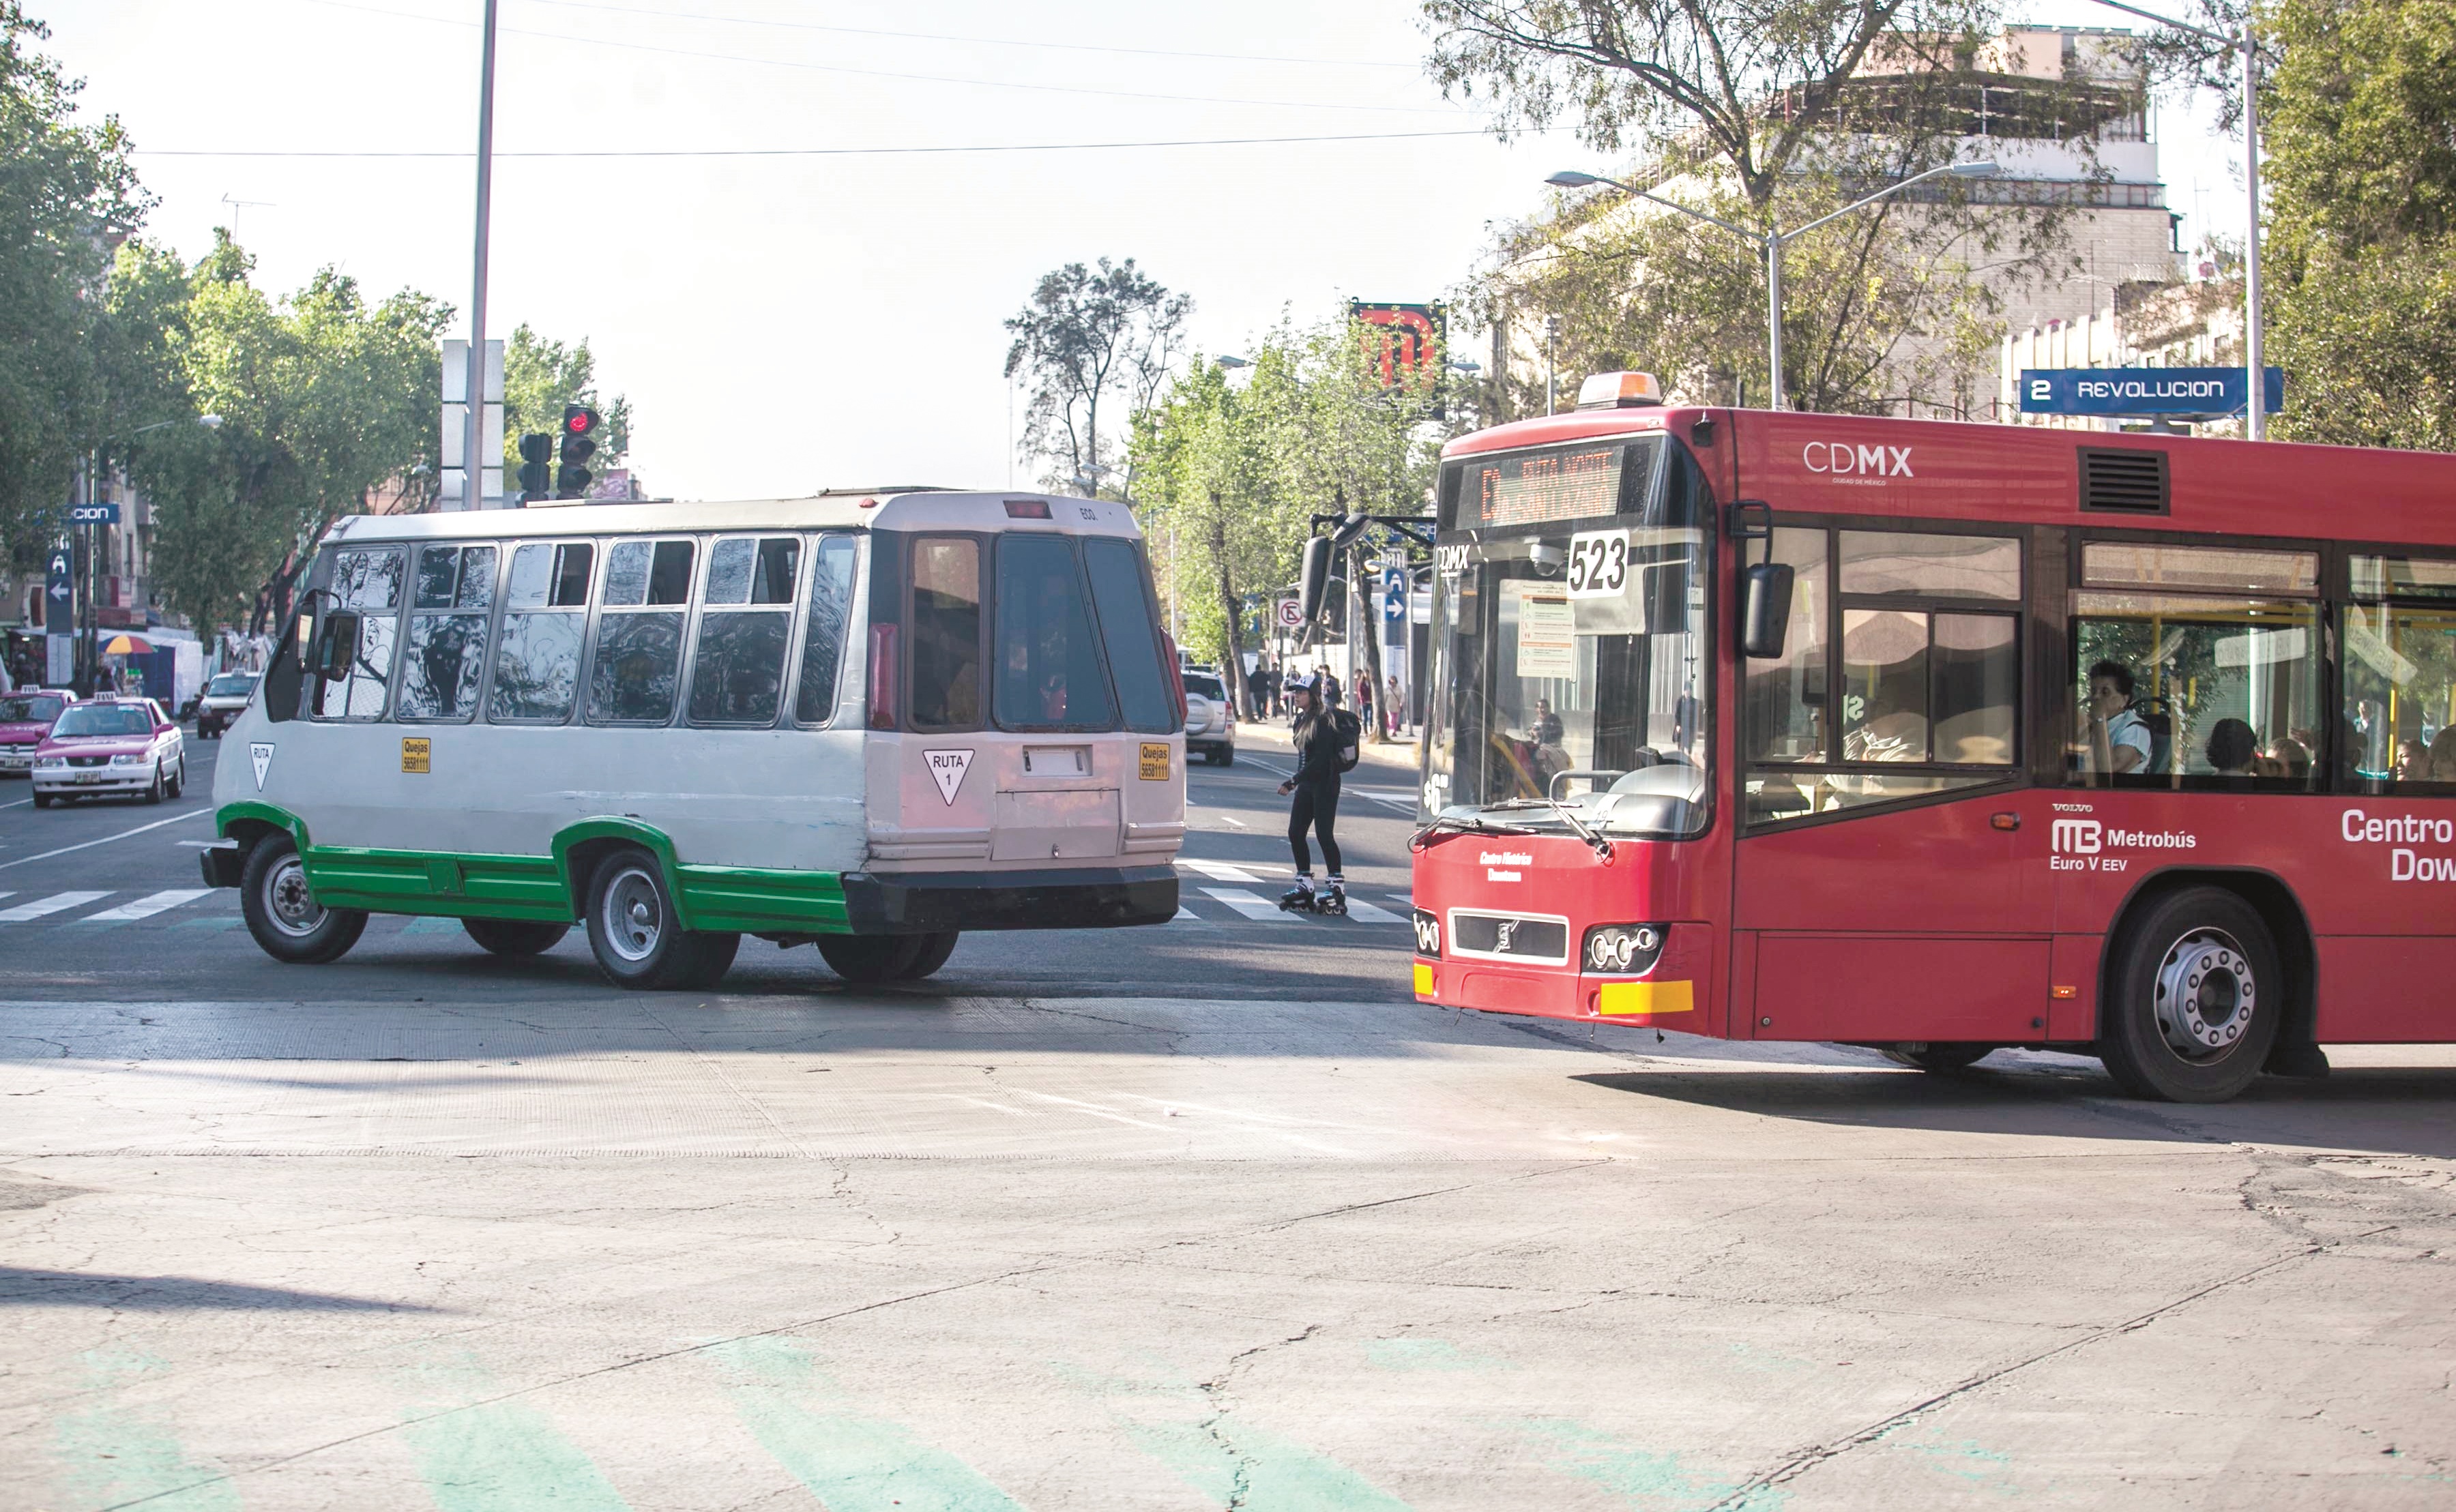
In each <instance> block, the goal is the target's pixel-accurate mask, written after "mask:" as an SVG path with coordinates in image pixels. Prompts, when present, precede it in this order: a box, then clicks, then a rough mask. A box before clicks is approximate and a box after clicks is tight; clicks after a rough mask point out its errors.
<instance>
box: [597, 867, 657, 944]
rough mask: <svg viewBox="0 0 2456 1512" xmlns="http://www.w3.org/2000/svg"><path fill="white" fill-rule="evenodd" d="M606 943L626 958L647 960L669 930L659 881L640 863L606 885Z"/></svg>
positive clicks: (601, 915) (603, 917) (604, 913)
mask: <svg viewBox="0 0 2456 1512" xmlns="http://www.w3.org/2000/svg"><path fill="white" fill-rule="evenodd" d="M600 918H601V922H603V923H604V927H605V943H606V944H607V945H608V946H609V947H611V948H612V949H613V951H614V953H615V954H617V955H619V956H621V957H622V958H623V959H624V960H626V961H645V960H646V959H647V958H648V957H649V956H651V955H653V954H655V953H656V950H657V940H658V937H659V936H660V935H661V934H663V933H664V931H665V909H664V907H663V906H662V905H661V904H660V903H659V902H658V901H657V881H656V879H655V878H654V877H651V876H649V875H648V874H647V873H646V872H645V871H643V870H641V869H640V868H637V867H630V868H624V871H623V872H622V874H621V875H619V876H617V877H616V878H615V879H614V880H613V881H612V882H611V883H609V884H608V885H607V886H606V889H605V901H604V906H603V908H602V909H601V914H600Z"/></svg>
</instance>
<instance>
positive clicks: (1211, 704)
mask: <svg viewBox="0 0 2456 1512" xmlns="http://www.w3.org/2000/svg"><path fill="white" fill-rule="evenodd" d="M1183 675H1184V678H1185V755H1186V759H1187V760H1189V761H1191V760H1193V758H1194V754H1195V752H1197V751H1199V752H1201V753H1202V759H1203V760H1205V761H1207V762H1209V763H1211V764H1212V765H1213V766H1235V765H1236V762H1237V706H1236V705H1234V704H1231V703H1230V702H1229V701H1228V689H1227V688H1226V687H1225V686H1223V685H1222V684H1220V681H1219V674H1218V673H1217V672H1213V671H1210V670H1208V669H1206V668H1201V667H1190V668H1188V669H1187V670H1186V671H1185V673H1184V674H1183Z"/></svg>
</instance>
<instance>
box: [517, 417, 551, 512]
mask: <svg viewBox="0 0 2456 1512" xmlns="http://www.w3.org/2000/svg"><path fill="white" fill-rule="evenodd" d="M553 497H554V438H553V437H551V436H549V435H547V434H546V433H545V432H543V431H536V432H532V433H531V434H529V435H526V436H523V437H522V438H521V502H522V503H524V504H525V503H527V502H528V501H530V500H532V499H551V498H553Z"/></svg>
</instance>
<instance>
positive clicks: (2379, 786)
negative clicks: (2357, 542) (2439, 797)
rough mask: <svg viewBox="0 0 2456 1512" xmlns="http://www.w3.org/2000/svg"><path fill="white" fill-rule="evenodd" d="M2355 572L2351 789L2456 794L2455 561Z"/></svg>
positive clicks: (2350, 615)
mask: <svg viewBox="0 0 2456 1512" xmlns="http://www.w3.org/2000/svg"><path fill="white" fill-rule="evenodd" d="M2348 566H2349V567H2350V568H2351V569H2352V587H2353V598H2354V601H2355V602H2353V603H2349V604H2347V605H2345V608H2344V618H2343V624H2344V632H2345V633H2344V700H2345V708H2344V720H2343V725H2342V728H2343V732H2344V733H2343V739H2342V740H2341V741H2340V742H2339V743H2338V747H2339V748H2338V756H2337V760H2338V763H2339V766H2340V769H2341V772H2342V775H2343V789H2344V790H2346V791H2350V792H2381V791H2384V790H2387V789H2388V788H2389V787H2391V786H2392V787H2394V789H2395V790H2396V791H2399V792H2429V793H2456V561H2443V560H2433V559H2430V558H2425V557H2374V556H2356V557H2354V558H2352V559H2351V561H2350V562H2348ZM2397 601H2403V602H2397Z"/></svg>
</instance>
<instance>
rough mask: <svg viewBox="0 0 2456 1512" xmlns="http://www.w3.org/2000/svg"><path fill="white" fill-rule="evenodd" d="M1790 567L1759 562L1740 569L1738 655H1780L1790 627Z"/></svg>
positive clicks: (1762, 657)
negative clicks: (1784, 638)
mask: <svg viewBox="0 0 2456 1512" xmlns="http://www.w3.org/2000/svg"><path fill="white" fill-rule="evenodd" d="M1790 628H1791V567H1790V565H1789V564H1788V563H1786V562H1756V563H1753V564H1752V565H1750V566H1747V567H1743V568H1742V569H1740V654H1741V655H1742V656H1747V657H1753V658H1756V659H1758V660H1760V661H1771V660H1774V659H1775V658H1778V657H1780V656H1781V655H1782V643H1783V637H1784V635H1785V633H1786V632H1788V631H1789V630H1790Z"/></svg>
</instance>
